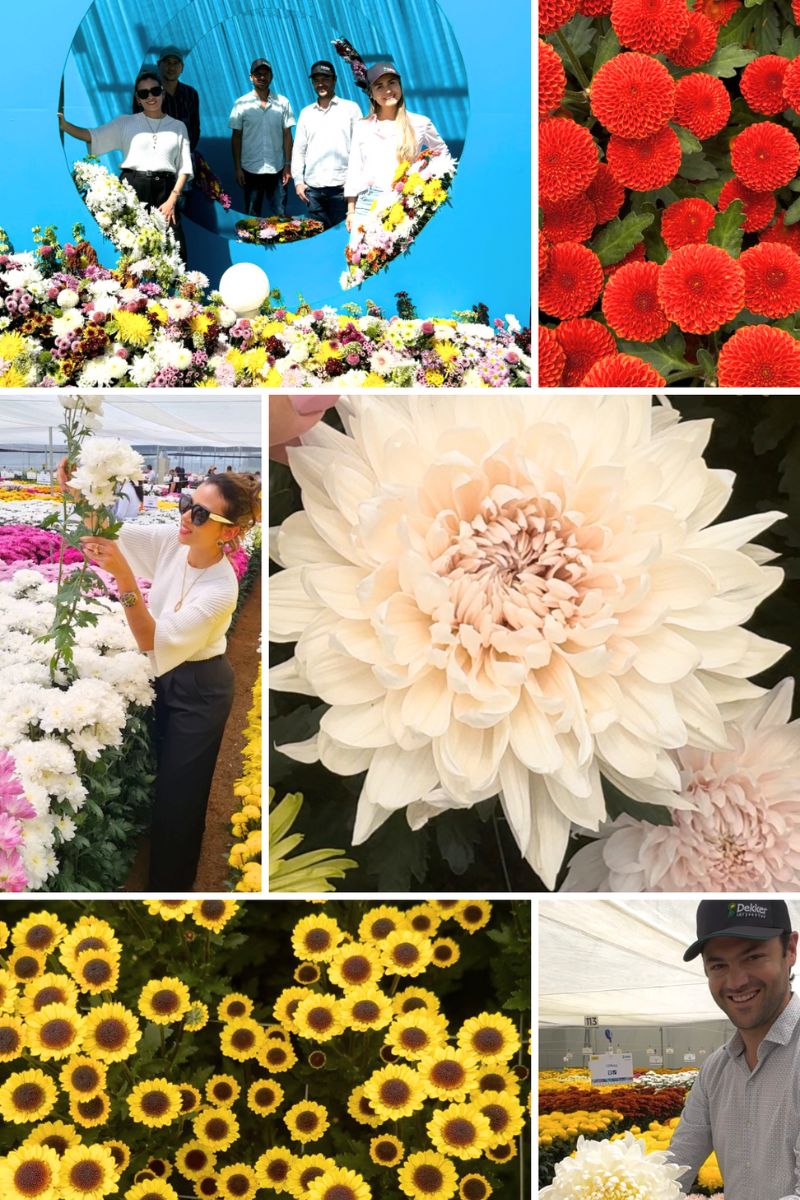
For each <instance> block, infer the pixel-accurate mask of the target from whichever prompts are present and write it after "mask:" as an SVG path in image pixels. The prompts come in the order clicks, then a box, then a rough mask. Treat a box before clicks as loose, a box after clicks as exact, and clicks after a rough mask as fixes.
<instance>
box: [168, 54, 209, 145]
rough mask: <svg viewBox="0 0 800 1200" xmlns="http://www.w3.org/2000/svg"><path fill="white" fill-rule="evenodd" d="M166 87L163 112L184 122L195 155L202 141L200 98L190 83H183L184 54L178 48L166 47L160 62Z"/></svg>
mask: <svg viewBox="0 0 800 1200" xmlns="http://www.w3.org/2000/svg"><path fill="white" fill-rule="evenodd" d="M158 69H159V71H160V72H161V82H162V84H163V85H164V103H163V106H162V107H163V110H164V112H165V113H166V114H167V116H169V117H174V118H175V120H176V121H183V123H184V125H185V126H186V129H187V132H188V134H189V149H190V150H191V151H192V153H194V151H195V150H196V149H197V143H198V142H199V141H200V97H199V95H198V94H197V91H196V90H195V89H194V88H193V87H189V85H188V83H181V81H180V77H181V74H182V72H183V53H182V51H181V50H179V49H178V47H177V46H165V47H164V49H163V50H162V51H161V57H160V58H159V60H158Z"/></svg>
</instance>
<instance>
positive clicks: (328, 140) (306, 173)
mask: <svg viewBox="0 0 800 1200" xmlns="http://www.w3.org/2000/svg"><path fill="white" fill-rule="evenodd" d="M309 77H310V79H311V84H312V87H313V88H314V91H315V92H316V93H317V99H316V102H315V103H314V104H309V105H307V106H306V107H305V108H304V109H302V111H301V113H300V119H299V120H298V122H297V130H296V135H295V139H294V149H293V151H292V176H293V178H294V190H295V191H296V192H297V195H298V196H299V197H300V199H301V200H302V202H303V204H307V205H308V215H309V217H311V218H313V219H314V220H315V221H321V222H322V224H323V225H324V226H325V228H326V229H330V228H331V227H332V226H334V225H338V224H339V223H340V222H341V221H343V220H344V218H345V214H346V211H347V202H346V200H345V198H344V180H345V176H346V174H347V163H348V161H349V158H350V143H351V142H352V140H353V128H354V126H355V123H356V121H360V120H361V118H362V116H363V115H364V114H363V113H362V111H361V109H360V108H359V106H358V105H357V104H356V103H355V102H354V101H353V100H345V99H343V97H341V96H337V95H336V71H335V70H334V66H333V63H330V62H328V61H327V60H325V59H321V60H320V61H319V62H315V63H314V64H313V66H312V67H311V71H310V72H309Z"/></svg>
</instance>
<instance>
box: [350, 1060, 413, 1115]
mask: <svg viewBox="0 0 800 1200" xmlns="http://www.w3.org/2000/svg"><path fill="white" fill-rule="evenodd" d="M364 1095H365V1096H366V1098H367V1099H368V1100H369V1102H370V1104H371V1105H372V1106H373V1108H374V1109H375V1112H376V1113H378V1115H379V1116H381V1117H382V1118H383V1120H384V1121H388V1120H390V1119H391V1120H395V1121H397V1120H399V1119H400V1118H401V1117H409V1116H411V1114H412V1113H413V1112H416V1111H417V1109H420V1108H422V1105H423V1103H424V1101H425V1089H424V1087H423V1085H422V1080H421V1079H420V1077H419V1075H418V1074H417V1072H416V1071H414V1070H412V1069H411V1067H407V1066H406V1065H405V1063H392V1064H390V1065H389V1066H388V1067H381V1068H380V1070H378V1071H374V1072H373V1073H372V1075H370V1077H369V1079H367V1080H366V1081H365V1083H364Z"/></svg>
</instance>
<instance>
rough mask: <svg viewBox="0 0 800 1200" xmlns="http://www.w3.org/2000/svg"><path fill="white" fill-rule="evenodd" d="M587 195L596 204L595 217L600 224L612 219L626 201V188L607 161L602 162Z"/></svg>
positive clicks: (587, 190)
mask: <svg viewBox="0 0 800 1200" xmlns="http://www.w3.org/2000/svg"><path fill="white" fill-rule="evenodd" d="M586 196H587V198H588V199H589V200H591V202H592V204H593V205H594V219H595V221H596V222H597V224H598V225H605V223H606V221H612V220H613V219H614V217H615V216H616V215H617V213H618V212H619V210H620V209H621V208H622V206H623V204H624V203H625V188H624V187H623V186H622V184H621V183H617V181H616V179H615V178H614V176H613V175H612V174H611V172H610V171H609V169H608V167H607V165H606V164H605V163H600V166H599V167H598V168H597V174H596V175H595V177H594V179H593V180H592V182H591V183H590V184H589V186H588V188H587V189H586Z"/></svg>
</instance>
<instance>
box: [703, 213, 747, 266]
mask: <svg viewBox="0 0 800 1200" xmlns="http://www.w3.org/2000/svg"><path fill="white" fill-rule="evenodd" d="M743 226H744V205H743V204H742V202H741V200H732V201H731V203H730V204H729V205H728V207H727V208H726V209H723V211H722V212H720V213H717V215H716V217H715V218H714V224H713V225H712V226H711V229H710V230H709V234H708V241H709V244H710V245H712V246H721V247H722V249H723V250H727V252H728V254H730V255H731V257H732V258H738V257H739V255H740V254H741V252H742V239H743V238H744V228H743Z"/></svg>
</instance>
